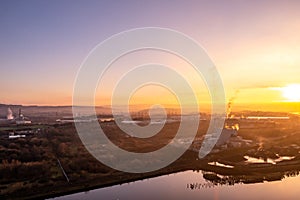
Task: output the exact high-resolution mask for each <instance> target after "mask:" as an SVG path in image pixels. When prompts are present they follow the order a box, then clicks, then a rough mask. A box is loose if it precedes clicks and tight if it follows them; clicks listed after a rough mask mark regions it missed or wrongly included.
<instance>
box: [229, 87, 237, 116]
mask: <svg viewBox="0 0 300 200" xmlns="http://www.w3.org/2000/svg"><path fill="white" fill-rule="evenodd" d="M239 92H240V91H239V90H236V91H235V93H234V95H233V97H231V98H230V99H229V101H228V105H227V118H230V116H231V109H232V105H233V103H234V101H235V99H236V98H237V95H238V94H239Z"/></svg>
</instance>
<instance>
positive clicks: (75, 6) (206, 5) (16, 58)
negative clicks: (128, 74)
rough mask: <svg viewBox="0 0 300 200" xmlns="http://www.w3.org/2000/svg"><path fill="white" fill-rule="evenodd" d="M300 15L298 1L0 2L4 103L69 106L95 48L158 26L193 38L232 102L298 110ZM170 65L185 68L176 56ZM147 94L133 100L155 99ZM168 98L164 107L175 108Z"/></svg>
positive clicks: (144, 93) (1, 94)
mask: <svg viewBox="0 0 300 200" xmlns="http://www.w3.org/2000/svg"><path fill="white" fill-rule="evenodd" d="M299 10H300V1H297V0H294V1H276V0H270V1H259V0H257V1H256V0H255V1H240V0H236V1H222V0H220V1H197V0H195V1H183V0H182V1H138V0H137V1H67V0H65V1H1V2H0V69H1V79H0V83H1V84H0V91H1V93H0V103H7V104H25V105H32V104H37V105H71V103H72V91H73V83H74V81H75V77H76V73H77V71H78V69H79V67H80V65H81V63H82V62H83V60H84V59H85V58H86V56H87V55H88V53H89V52H90V51H91V50H92V49H93V48H94V47H95V46H96V45H97V44H98V43H100V42H101V41H103V40H105V39H106V38H108V37H110V36H111V35H113V34H117V33H119V32H121V31H125V30H128V29H132V28H138V27H149V26H150V27H153V26H154V27H164V28H170V29H174V30H177V31H180V32H182V33H184V34H186V35H188V36H190V37H192V38H194V39H195V40H196V41H197V42H198V43H199V44H200V45H201V46H202V47H203V48H204V49H205V50H206V51H207V53H208V55H209V56H210V57H211V59H212V60H213V61H214V63H215V65H216V67H217V68H218V70H219V73H220V75H221V77H222V80H223V83H224V88H225V92H226V96H227V99H230V98H231V97H232V96H234V94H235V93H237V95H236V96H237V97H236V100H235V101H236V104H237V105H238V106H240V107H243V106H244V107H243V108H244V109H245V108H247V106H249V108H250V107H251V109H258V110H259V109H263V108H262V107H261V106H260V105H266V104H274V105H275V104H276V105H278V103H281V104H285V105H284V106H285V107H284V108H287V109H288V110H289V111H290V110H291V109H295V111H297V109H299V106H298V107H297V105H296V106H295V105H294V104H295V103H290V102H296V104H297V102H299V101H300V97H299V95H298V96H297V93H298V94H299V93H300V87H299V85H297V84H300V55H299V54H300V12H299ZM167 60H168V62H169V63H172V64H174V65H175V66H177V67H182V65H180V61H178V62H177V61H176V58H170V59H167ZM117 73H121V72H120V71H119V72H118V68H116V70H115V71H113V72H112V73H111V74H110V75H109V74H108V77H107V78H108V79H109V78H112V77H114V75H115V74H117ZM190 76H191V77H192V76H193V74H192V72H191V74H190ZM107 84H108V87H107V91H109V88H110V83H109V82H108V83H107ZM291 85H292V86H291ZM200 86H201V88H200V89H199V88H198V89H199V93H197V95H198V97H199V98H200V99H201V95H202V92H203V99H204V100H205V101H207V99H206V97H204V96H205V95H206V94H205V93H207V92H205V87H204V85H200ZM152 89H153V88H152ZM202 89H203V91H202ZM145 91H146V92H143V91H140V94H141V96H143V95H144V96H145V97H138V96H137V97H135V98H136V99H137V100H136V101H137V102H139V103H149V102H150V101H155V100H154V99H152V100H149V98H147V94H149V92H147V88H145ZM237 91H238V92H237ZM160 92H161V93H162V94H163V93H164V92H163V91H158V93H160ZM293 93H295V95H294V94H293ZM103 94H104V95H103V97H101V98H103V99H109V98H108V97H107V96H106V93H103ZM152 96H153V95H152ZM99 98H100V97H99ZM139 98H140V99H139ZM170 98H171V97H170V96H168V95H166V97H165V101H164V103H166V104H168V103H169V104H172V102H173V100H172V101H170ZM143 99H144V100H143ZM145 99H148V100H149V101H147V102H146V101H145ZM102 102H103V103H102V104H109V101H108V100H103V101H102ZM289 103H290V104H289ZM286 104H289V105H291V104H293V105H292V108H290V107H289V108H288V106H287V105H286ZM269 108H270V109H272V106H271V107H268V109H269Z"/></svg>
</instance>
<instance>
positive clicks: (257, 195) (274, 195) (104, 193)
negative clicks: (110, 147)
mask: <svg viewBox="0 0 300 200" xmlns="http://www.w3.org/2000/svg"><path fill="white" fill-rule="evenodd" d="M205 182H206V181H205V180H204V179H203V177H202V173H201V172H199V173H197V172H192V171H187V172H181V173H177V174H171V175H165V176H161V177H156V178H152V179H148V180H142V181H136V182H133V183H126V184H123V185H117V186H112V187H108V188H102V189H96V190H92V191H88V192H82V193H77V194H73V195H68V196H64V197H60V198H58V199H64V200H76V199H80V200H81V199H120V200H122V199H147V200H148V199H149V200H150V199H262V198H268V199H298V196H299V194H300V192H299V183H300V177H299V176H298V177H289V178H285V179H283V180H282V181H273V182H264V183H256V184H236V185H234V186H227V185H222V186H216V187H210V188H209V187H207V188H200V189H196V190H191V189H190V188H187V184H189V183H198V184H200V183H205Z"/></svg>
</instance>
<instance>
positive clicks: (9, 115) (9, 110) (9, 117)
mask: <svg viewBox="0 0 300 200" xmlns="http://www.w3.org/2000/svg"><path fill="white" fill-rule="evenodd" d="M6 117H7V119H8V120H11V119H14V116H13V112H12V110H11V109H10V108H8V109H7V115H6Z"/></svg>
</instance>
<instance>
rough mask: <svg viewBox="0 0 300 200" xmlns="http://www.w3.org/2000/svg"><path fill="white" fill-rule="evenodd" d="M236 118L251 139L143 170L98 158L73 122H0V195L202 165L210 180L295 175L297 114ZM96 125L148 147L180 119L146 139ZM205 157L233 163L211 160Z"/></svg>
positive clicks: (132, 145) (158, 143)
mask: <svg viewBox="0 0 300 200" xmlns="http://www.w3.org/2000/svg"><path fill="white" fill-rule="evenodd" d="M201 123H202V124H201V126H200V128H199V130H198V134H197V137H198V138H201V137H202V136H203V135H204V134H205V133H206V129H207V127H208V124H209V122H208V121H204V122H201ZM239 123H240V126H241V129H240V130H239V135H240V136H241V137H243V138H245V139H248V140H252V141H253V143H252V144H251V145H249V146H240V147H226V148H224V147H222V148H219V150H218V151H215V152H212V153H211V154H209V155H208V156H207V157H205V158H204V159H198V157H197V156H198V152H197V151H192V150H188V151H186V153H185V154H184V155H183V156H182V157H181V158H180V159H178V160H177V161H176V162H174V163H172V164H171V165H169V166H167V167H165V168H163V169H161V170H158V171H154V172H149V173H142V174H131V173H124V172H120V171H117V170H114V169H111V168H109V167H107V166H105V165H103V164H102V163H100V162H99V161H97V160H96V159H95V158H94V157H93V156H91V155H90V154H89V153H88V152H87V150H86V149H85V148H84V146H83V145H82V143H81V140H80V139H79V137H78V135H77V133H76V129H75V127H74V124H73V123H67V124H54V125H51V126H50V125H38V126H37V125H29V126H24V127H17V126H10V127H0V140H1V142H0V199H29V198H46V197H53V196H59V195H62V194H67V193H72V192H76V191H85V190H90V189H92V188H99V187H105V186H110V185H115V184H121V183H126V182H130V181H134V180H138V179H144V178H149V177H155V176H159V175H163V174H170V173H174V172H179V171H184V170H202V171H204V178H205V179H207V180H209V181H211V182H213V183H215V184H235V183H241V182H242V183H256V182H262V181H272V180H281V179H282V178H284V177H286V176H293V175H298V173H299V171H300V154H299V151H300V126H299V119H298V118H293V119H291V120H288V121H284V120H283V121H251V122H249V121H245V120H244V121H243V120H240V121H239ZM101 126H102V127H103V129H105V131H106V133H108V134H107V136H108V137H109V139H110V140H111V141H113V142H114V143H115V144H117V145H119V146H121V147H122V148H124V149H127V150H130V151H133V150H135V151H143V152H148V151H152V150H155V149H157V148H160V147H162V146H164V145H165V144H167V143H168V142H170V140H172V138H173V137H174V134H176V130H177V128H178V126H179V123H170V124H166V125H165V127H164V128H163V129H162V131H161V133H159V134H158V136H156V137H152V138H150V139H148V140H140V139H134V138H127V137H126V135H125V134H123V133H122V132H121V130H120V129H118V128H117V126H116V124H115V123H114V122H104V123H101ZM16 129H22V130H24V129H25V130H27V132H29V133H30V134H27V135H26V137H24V138H15V139H8V134H9V132H11V131H12V130H16ZM246 155H247V156H252V157H256V158H262V159H267V158H274V159H275V158H277V157H278V155H281V156H293V159H292V160H285V161H281V162H278V163H277V164H270V163H263V164H251V163H246V162H245V158H244V156H246ZM209 162H220V163H223V164H226V165H231V166H234V168H224V167H220V166H212V165H209V164H208V163H209ZM206 172H207V173H206ZM219 175H222V176H219Z"/></svg>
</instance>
